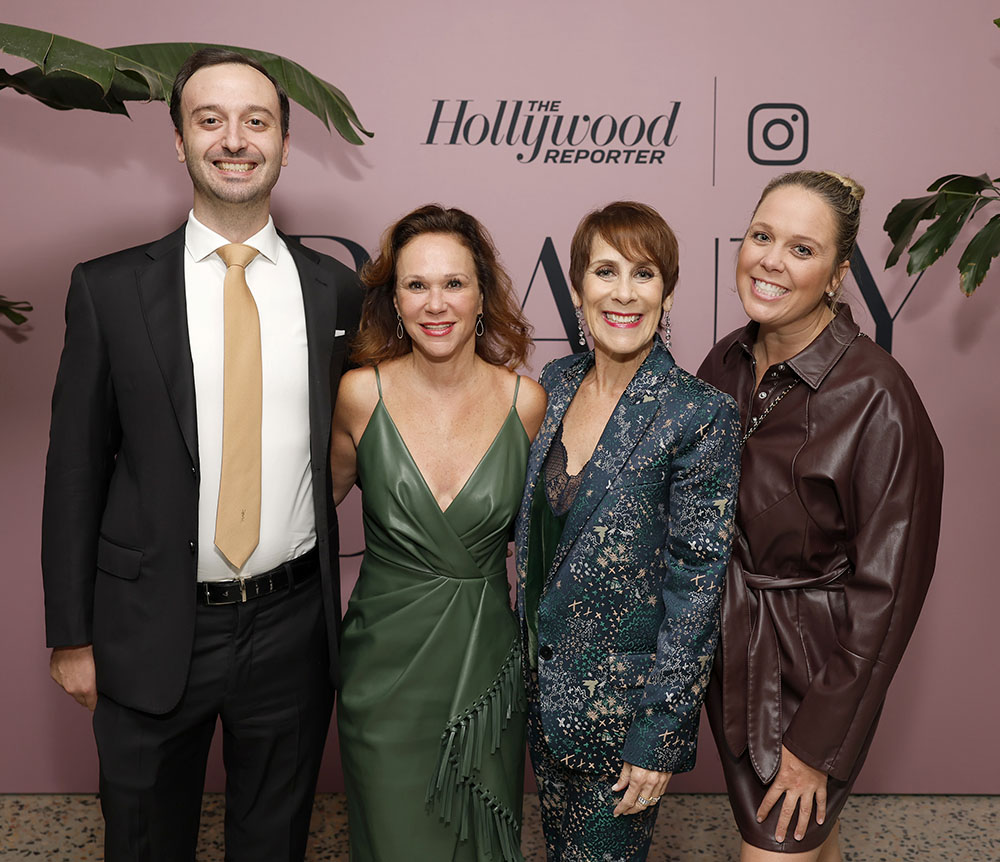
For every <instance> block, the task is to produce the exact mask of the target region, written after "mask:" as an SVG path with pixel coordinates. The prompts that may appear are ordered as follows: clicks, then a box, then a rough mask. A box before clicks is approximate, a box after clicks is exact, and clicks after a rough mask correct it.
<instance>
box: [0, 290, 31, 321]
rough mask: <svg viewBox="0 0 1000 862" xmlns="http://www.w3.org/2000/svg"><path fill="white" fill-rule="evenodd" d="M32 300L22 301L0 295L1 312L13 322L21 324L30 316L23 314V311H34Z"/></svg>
mask: <svg viewBox="0 0 1000 862" xmlns="http://www.w3.org/2000/svg"><path fill="white" fill-rule="evenodd" d="M32 310H33V309H32V306H31V303H30V302H20V301H16V300H12V299H7V297H6V296H0V314H2V315H4V317H6V318H8V319H9V320H10V321H11V323H13V324H15V325H17V326H20V325H21V324H22V323H24V321H26V320H27V319H28V318H27V317H25V316H24V315H23V314H21V312H22V311H32Z"/></svg>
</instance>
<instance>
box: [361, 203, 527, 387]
mask: <svg viewBox="0 0 1000 862" xmlns="http://www.w3.org/2000/svg"><path fill="white" fill-rule="evenodd" d="M423 234H442V235H445V236H453V237H455V238H456V239H457V240H458V241H459V242H460V243H462V245H464V246H465V247H466V248H467V249H468V250H469V252H470V254H471V255H472V259H473V261H475V264H476V281H477V282H478V284H479V291H480V293H481V294H482V297H483V327H484V332H483V334H482V335H480V336H477V337H476V353H477V354H478V355H479V356H480V357H481V358H482V359H484V360H485V361H486V362H489V363H490V364H491V365H502V366H505V367H507V368H509V369H511V370H512V371H513V370H514V369H516V368H519V367H520V366H522V365H524V363H525V362H526V361H527V359H528V354H529V353H530V351H531V348H532V346H533V345H532V341H531V331H532V330H531V325H530V324H529V323H528V321H527V319H526V318H525V317H524V315H523V314H522V313H521V308H520V306H519V305H518V303H517V299H516V297H515V296H514V286H513V284H512V283H511V280H510V276H509V275H507V272H506V270H504V268H503V266H501V264H500V259H499V255H498V253H497V249H496V246H495V245H494V244H493V240H492V238H491V237H490V235H489V233H488V232H487V230H486V228H484V227H483V226H482V225H481V224H480V223H479V222H478V221H477V220H476V219H475V218H473V217H472V216H471V215H469V214H468V213H467V212H463V211H462V210H460V209H456V208H454V207H452V208H445V207H442V206H440V205H439V204H427V205H425V206H422V207H419V208H418V209H415V210H414V211H413V212H411V213H408V214H407V215H405V216H403V217H402V218H401V219H400V220H399V221H397V222H396V223H395V224H393V225H390V226H389V227H388V228H387V229H386V231H385V233H384V234H382V240H381V243H380V247H379V252H378V256H377V257H376V258H375V259H374V260H370V261H368V263H366V264H365V265H364V266H363V267H362V268H361V273H360V275H361V283H362V284H363V285H364V288H365V295H364V300H363V301H362V304H361V327H360V329H359V331H358V335H357V338H356V339H355V340H354V344H353V348H352V351H351V359H352V360H353V361H354V362H356V363H358V364H359V365H378V364H379V363H380V362H385V361H386V360H388V359H395V358H396V357H397V356H403V355H404V354H406V353H409V352H410V351H411V350H412V349H413V345H412V343H411V340H410V336H409V334H407V333H406V332H405V331H404V332H403V337H402V338H398V337H397V336H396V325H397V320H396V307H395V305H394V304H393V298H394V296H395V292H396V267H397V265H398V262H399V254H400V252H401V251H402V250H403V248H405V246H406V244H407V243H409V242H410V241H411V240H413V239H415V238H416V237H418V236H421V235H423Z"/></svg>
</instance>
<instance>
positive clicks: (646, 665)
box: [608, 652, 656, 688]
mask: <svg viewBox="0 0 1000 862" xmlns="http://www.w3.org/2000/svg"><path fill="white" fill-rule="evenodd" d="M655 660H656V655H655V654H654V653H648V652H619V653H612V654H611V655H609V656H608V682H609V683H610V684H611V685H613V686H615V687H616V688H642V687H643V686H644V685H645V684H646V682H647V681H648V679H649V674H650V672H651V671H652V669H653V662H654V661H655Z"/></svg>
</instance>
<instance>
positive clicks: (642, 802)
mask: <svg viewBox="0 0 1000 862" xmlns="http://www.w3.org/2000/svg"><path fill="white" fill-rule="evenodd" d="M635 801H636V802H637V803H638V804H639V805H649V800H648V799H647V798H646V797H645V796H639V797H637V798H636V800H635Z"/></svg>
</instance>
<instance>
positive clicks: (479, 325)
mask: <svg viewBox="0 0 1000 862" xmlns="http://www.w3.org/2000/svg"><path fill="white" fill-rule="evenodd" d="M484 332H486V324H484V323H483V313H482V312H481V311H480V312H479V314H477V315H476V335H478V336H480V337H482V335H483V333H484Z"/></svg>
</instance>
